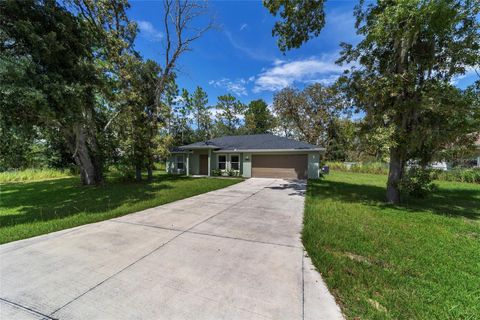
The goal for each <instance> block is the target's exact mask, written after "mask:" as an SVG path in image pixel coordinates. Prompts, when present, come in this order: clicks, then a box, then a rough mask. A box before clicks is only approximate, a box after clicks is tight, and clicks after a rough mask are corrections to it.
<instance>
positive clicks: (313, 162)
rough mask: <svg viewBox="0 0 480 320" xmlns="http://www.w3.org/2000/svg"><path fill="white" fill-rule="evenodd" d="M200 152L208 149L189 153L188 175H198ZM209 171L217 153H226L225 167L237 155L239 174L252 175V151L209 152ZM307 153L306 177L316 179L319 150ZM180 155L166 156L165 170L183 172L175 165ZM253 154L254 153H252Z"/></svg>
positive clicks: (185, 159)
mask: <svg viewBox="0 0 480 320" xmlns="http://www.w3.org/2000/svg"><path fill="white" fill-rule="evenodd" d="M200 154H209V151H208V150H195V151H193V153H190V154H189V161H188V163H189V173H190V175H198V174H199V173H200ZM210 154H211V157H210V173H211V170H215V169H217V168H218V155H226V156H227V164H226V166H227V169H229V168H230V167H231V164H230V163H231V161H230V160H231V158H230V156H231V155H238V156H239V161H240V164H239V168H240V173H239V175H240V176H243V177H245V178H250V177H251V176H252V153H241V152H225V153H222V152H210ZM259 154H272V155H274V154H276V155H281V154H291V153H289V152H283V153H278V152H277V153H266V152H261V153H259ZM307 154H308V166H307V168H308V178H309V179H318V178H319V174H320V152H318V151H315V152H307ZM177 155H182V153H174V154H172V155H171V156H170V157H168V159H167V161H166V167H165V168H166V170H167V172H168V173H175V174H185V173H186V170H183V171H182V170H178V168H177V167H176V161H175V160H176V156H177ZM253 155H255V153H254V154H253ZM183 156H184V166H185V168H186V165H187V155H186V154H183Z"/></svg>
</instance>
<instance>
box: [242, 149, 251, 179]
mask: <svg viewBox="0 0 480 320" xmlns="http://www.w3.org/2000/svg"><path fill="white" fill-rule="evenodd" d="M241 168H242V176H243V177H245V178H250V177H251V176H252V154H251V153H244V154H243V156H242V167H241Z"/></svg>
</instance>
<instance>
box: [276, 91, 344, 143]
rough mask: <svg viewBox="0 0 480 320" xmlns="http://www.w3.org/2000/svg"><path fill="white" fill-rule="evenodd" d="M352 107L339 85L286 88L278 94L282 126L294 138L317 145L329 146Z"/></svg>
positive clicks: (277, 104)
mask: <svg viewBox="0 0 480 320" xmlns="http://www.w3.org/2000/svg"><path fill="white" fill-rule="evenodd" d="M348 107H349V106H348V104H347V102H346V100H345V99H344V96H343V94H342V93H341V92H340V91H338V88H337V87H336V86H324V85H321V84H319V83H316V84H313V85H310V86H308V87H306V88H304V89H303V90H302V91H299V90H297V89H294V88H288V87H287V88H284V89H282V90H281V91H279V92H278V93H276V94H275V96H274V98H273V108H274V110H275V113H276V114H277V116H278V117H279V118H280V119H282V120H281V121H282V122H281V125H282V126H283V127H284V129H285V130H286V132H289V133H291V135H293V137H296V138H297V139H300V140H303V141H306V142H308V143H311V144H314V145H321V146H328V144H329V143H330V141H331V140H332V139H333V137H334V136H335V135H336V134H338V131H337V130H336V128H337V127H338V122H339V118H340V116H341V115H344V114H346V113H347V112H348Z"/></svg>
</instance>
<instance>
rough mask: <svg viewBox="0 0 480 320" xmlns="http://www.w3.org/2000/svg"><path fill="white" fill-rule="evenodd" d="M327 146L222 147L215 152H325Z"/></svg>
mask: <svg viewBox="0 0 480 320" xmlns="http://www.w3.org/2000/svg"><path fill="white" fill-rule="evenodd" d="M324 151H325V148H321V147H318V148H310V149H306V148H305V149H220V150H216V151H214V152H215V153H221V152H251V153H254V152H324Z"/></svg>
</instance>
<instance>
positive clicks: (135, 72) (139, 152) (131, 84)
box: [115, 58, 160, 180]
mask: <svg viewBox="0 0 480 320" xmlns="http://www.w3.org/2000/svg"><path fill="white" fill-rule="evenodd" d="M125 68H126V70H125V71H127V70H128V71H129V72H128V73H127V72H125V73H124V74H125V75H127V74H128V76H126V77H125V78H124V80H123V88H122V89H123V90H121V91H120V92H119V95H120V99H121V101H122V104H124V106H122V107H121V110H122V111H121V112H120V113H119V116H118V117H117V119H116V121H115V125H116V132H118V136H119V139H118V140H119V141H118V144H119V147H120V149H121V150H122V160H121V163H122V164H124V166H123V168H122V169H124V170H125V171H126V172H130V171H131V168H134V170H135V178H136V180H141V179H142V175H141V173H142V168H146V169H147V172H148V179H149V180H151V179H152V170H153V162H154V156H155V153H156V150H157V148H158V146H157V141H156V137H157V135H158V134H159V128H158V121H155V120H154V119H153V118H154V117H156V116H157V114H156V112H155V111H156V110H155V99H156V96H155V86H156V83H157V81H158V75H159V73H160V67H159V66H158V64H157V63H156V62H154V61H152V60H147V61H145V62H143V61H141V60H139V59H136V58H134V59H133V60H132V61H130V62H129V63H128V64H126V65H125Z"/></svg>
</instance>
